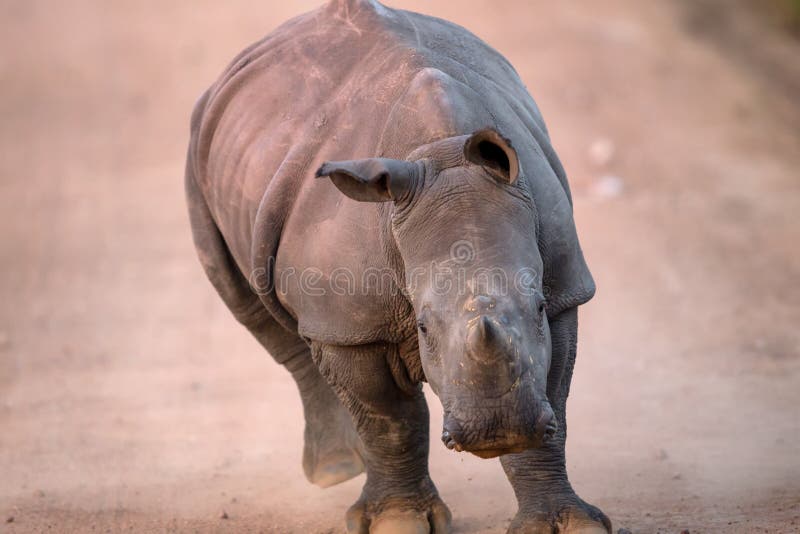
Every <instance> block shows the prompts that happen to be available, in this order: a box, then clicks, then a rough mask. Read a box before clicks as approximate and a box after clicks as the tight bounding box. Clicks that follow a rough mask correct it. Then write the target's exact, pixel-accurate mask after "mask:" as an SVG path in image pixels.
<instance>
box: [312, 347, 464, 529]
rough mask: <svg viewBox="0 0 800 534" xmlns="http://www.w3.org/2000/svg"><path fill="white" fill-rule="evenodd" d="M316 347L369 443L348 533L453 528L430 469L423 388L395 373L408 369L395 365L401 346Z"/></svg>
mask: <svg viewBox="0 0 800 534" xmlns="http://www.w3.org/2000/svg"><path fill="white" fill-rule="evenodd" d="M312 350H313V353H314V360H315V361H316V362H317V365H318V366H319V369H320V371H321V373H322V375H323V376H325V378H326V379H327V380H328V382H329V383H330V385H331V386H332V387H333V389H334V391H336V393H337V395H338V396H339V398H340V399H341V401H342V403H343V404H344V406H345V407H346V408H347V409H348V411H349V412H350V414H351V416H352V417H353V422H354V423H355V427H356V430H357V431H358V434H359V436H360V437H361V442H362V444H363V447H364V463H365V464H366V470H367V480H366V483H365V484H364V488H363V490H362V492H361V497H360V498H359V499H358V501H357V502H356V503H355V504H354V505H353V506H351V507H350V509H349V510H348V512H347V531H348V532H349V533H358V534H366V533H370V532H371V533H373V534H374V533H381V532H382V533H390V532H391V533H396V532H397V533H427V532H433V533H436V534H439V533H444V532H449V531H450V517H451V516H450V511H449V510H448V509H447V506H445V504H444V503H443V502H442V500H441V499H440V498H439V494H438V492H437V491H436V486H434V484H433V481H431V478H430V475H429V474H428V443H429V441H428V406H427V404H426V403H425V398H424V396H423V393H422V389H421V388H419V387H414V388H409V387H408V386H406V387H405V388H401V387H400V386H398V382H397V381H396V380H395V376H396V374H397V373H398V372H400V373H402V372H404V370H403V369H400V370H398V368H397V367H398V366H397V362H399V361H400V359H399V357H398V347H397V346H396V345H391V344H383V343H375V344H370V345H359V346H347V347H344V346H334V345H322V344H319V345H318V344H312ZM390 362H394V365H392V364H390ZM393 368H394V373H393V372H392V369H393Z"/></svg>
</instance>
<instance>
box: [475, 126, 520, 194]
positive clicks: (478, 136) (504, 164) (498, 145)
mask: <svg viewBox="0 0 800 534" xmlns="http://www.w3.org/2000/svg"><path fill="white" fill-rule="evenodd" d="M464 157H465V158H466V159H467V161H470V162H472V163H474V164H475V165H481V166H483V167H484V168H485V169H486V170H487V171H488V172H489V174H491V175H492V176H494V177H495V178H496V179H497V180H500V181H503V182H506V183H508V184H513V183H514V182H516V181H517V178H518V177H519V158H518V157H517V151H516V150H514V148H513V147H512V146H511V142H510V141H509V140H508V139H506V138H505V137H503V136H502V135H500V134H499V133H498V132H497V131H496V130H494V129H492V128H485V129H483V130H478V131H477V132H475V133H473V134H472V135H471V136H470V137H469V138H468V139H467V142H466V143H464Z"/></svg>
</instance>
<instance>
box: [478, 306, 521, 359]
mask: <svg viewBox="0 0 800 534" xmlns="http://www.w3.org/2000/svg"><path fill="white" fill-rule="evenodd" d="M511 349H512V347H511V343H510V339H509V336H508V334H507V333H506V332H504V331H503V329H502V328H501V326H500V325H499V324H497V322H496V321H495V320H494V319H492V318H491V317H489V316H488V315H481V316H479V317H478V318H477V319H476V320H475V321H474V323H473V324H471V325H470V326H469V330H468V332H467V352H468V353H469V355H470V356H471V357H472V358H473V359H474V360H476V361H478V362H481V363H493V362H496V361H497V360H499V359H501V358H505V357H508V356H509V355H510V354H511Z"/></svg>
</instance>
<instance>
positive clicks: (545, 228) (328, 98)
mask: <svg viewBox="0 0 800 534" xmlns="http://www.w3.org/2000/svg"><path fill="white" fill-rule="evenodd" d="M201 111H202V120H201V121H199V125H198V127H197V128H196V131H195V132H194V135H195V136H196V143H195V149H194V153H193V154H192V157H193V158H194V164H195V168H196V176H197V180H198V182H199V185H200V188H201V190H202V191H203V194H204V197H205V199H206V202H207V204H208V206H209V209H210V211H211V213H212V215H213V217H214V219H215V222H216V223H217V225H218V227H219V228H220V230H221V232H222V234H223V236H224V238H225V241H226V243H227V245H228V247H229V249H230V251H231V254H232V256H233V257H234V259H235V261H236V263H237V265H238V266H239V268H240V269H241V270H242V272H243V274H245V276H249V274H250V273H252V272H254V270H257V269H259V268H264V267H265V265H264V263H265V260H266V259H268V258H275V257H277V263H276V264H275V265H273V266H267V267H266V268H267V269H268V270H270V269H273V270H274V272H271V273H270V274H271V277H272V279H271V281H272V282H273V283H274V282H275V281H276V280H280V275H281V273H285V272H286V270H287V269H289V268H291V269H294V270H295V271H296V272H300V271H302V270H303V269H305V268H308V267H313V268H317V269H319V270H321V271H322V272H323V273H325V274H326V275H330V272H331V270H332V269H335V268H336V267H340V266H346V267H347V268H348V269H350V271H351V273H352V274H353V278H354V279H355V280H359V279H360V276H361V275H362V274H363V272H364V270H366V269H371V268H378V269H388V268H390V267H391V266H390V265H387V264H386V261H385V259H386V258H385V253H384V252H385V251H384V250H383V248H382V243H381V235H380V232H381V229H382V228H385V218H386V213H387V210H386V207H385V206H382V205H377V204H365V203H357V202H355V201H353V200H350V199H348V198H346V197H344V196H343V195H341V194H340V193H339V192H338V191H337V190H336V189H335V188H334V187H333V186H332V184H330V183H329V182H328V181H315V180H314V178H313V173H314V170H315V169H316V167H317V166H318V165H319V164H320V163H321V162H322V161H325V160H341V159H353V158H362V157H372V156H381V157H394V158H403V157H405V156H406V155H408V154H409V153H410V152H411V151H413V150H414V149H415V148H416V147H418V146H420V145H422V144H426V143H429V142H431V141H435V140H438V139H441V138H445V137H451V136H455V135H462V134H465V133H470V132H472V131H474V130H476V129H478V128H481V127H485V126H494V127H496V128H497V129H498V130H500V131H501V132H503V134H504V135H506V136H507V137H508V138H510V139H511V141H512V143H513V144H514V146H515V147H516V148H517V150H518V152H519V153H520V155H521V156H522V165H523V169H525V171H526V175H529V176H536V180H535V181H534V182H532V183H531V188H532V190H533V194H534V199H535V200H536V204H537V206H547V209H546V210H542V209H540V210H539V211H540V232H541V233H540V236H539V239H540V241H542V240H544V241H545V243H544V244H543V245H544V246H543V247H542V244H541V243H540V248H543V253H545V252H547V251H552V254H551V255H552V256H553V257H554V258H555V257H558V258H561V259H562V260H563V258H564V257H565V255H566V256H570V257H573V256H574V255H575V254H574V252H575V251H574V250H573V249H574V248H575V247H577V237H576V236H575V232H574V225H573V223H572V214H571V202H570V199H569V192H568V189H567V188H566V182H565V180H564V178H563V173H561V175H559V174H558V173H557V172H555V171H554V169H556V170H557V169H559V168H560V164H558V162H557V159H554V158H555V155H554V153H552V149H551V148H550V145H549V139H547V134H546V131H545V129H544V123H543V121H542V119H541V115H540V113H539V110H538V109H537V108H536V105H535V104H534V103H533V100H532V99H531V98H530V96H529V95H528V93H527V91H526V89H525V87H524V85H523V84H522V82H521V81H520V79H519V77H518V76H517V74H516V72H515V71H514V69H513V68H512V67H511V65H510V64H509V63H508V62H507V61H506V60H505V59H504V58H503V57H502V56H501V55H500V54H498V53H497V52H496V51H494V50H493V49H491V48H490V47H488V46H487V45H486V44H485V43H483V42H482V41H480V40H479V39H478V38H477V37H475V36H474V35H472V34H471V33H469V32H468V31H467V30H465V29H463V28H461V27H459V26H457V25H454V24H452V23H449V22H446V21H443V20H440V19H436V18H433V17H427V16H424V15H419V14H415V13H409V12H404V11H400V10H391V9H388V8H385V7H383V6H382V5H380V4H378V3H377V2H373V1H367V0H360V1H357V0H350V1H334V2H331V3H329V4H327V5H326V6H323V7H322V8H320V9H318V10H316V11H313V12H311V13H308V14H306V15H302V16H300V17H298V18H296V19H293V20H291V21H289V22H287V23H286V24H284V25H283V26H281V27H280V28H278V29H277V30H275V31H274V32H273V33H271V34H270V35H268V36H267V37H265V38H264V39H263V40H261V41H259V42H258V43H256V44H254V45H253V46H251V47H250V48H248V49H247V50H245V51H244V52H242V53H241V54H240V55H239V56H238V57H237V58H236V59H235V60H234V61H233V62H232V63H231V65H230V66H229V68H228V69H227V70H226V72H225V73H224V74H223V75H222V77H221V78H220V79H219V80H218V81H217V83H216V84H214V86H212V87H211V88H210V90H209V92H208V97H207V99H205V102H204V104H203V109H202V110H201ZM554 244H555V245H554ZM578 252H579V248H578ZM582 261H583V258H582V256H580V258H579V261H578V262H577V263H576V262H575V261H573V262H572V263H573V264H575V265H577V267H576V266H575V265H572V266H571V267H569V268H570V269H572V270H574V271H576V272H578V274H579V275H580V276H578V278H580V277H581V276H583V275H582V272H583V271H584V270H585V271H586V274H587V275H588V270H586V269H585V264H583V263H582ZM547 263H548V262H547V258H545V264H547ZM551 263H552V262H551ZM562 263H564V262H563V261H562ZM571 278H575V277H574V276H571ZM585 278H586V277H585V276H583V279H584V282H585ZM590 280H591V278H590V276H589V281H590ZM584 285H585V284H584ZM279 289H280V288H279ZM592 290H593V286H592ZM272 297H273V298H272V300H269V299H268V298H264V296H262V300H265V302H267V303H268V304H270V303H271V304H272V306H273V308H274V307H276V306H279V307H282V308H285V310H286V311H288V313H287V315H288V316H290V317H291V320H293V321H297V323H298V324H295V325H293V326H294V327H296V328H299V330H300V331H301V333H304V335H308V336H309V337H316V338H324V339H330V340H332V341H338V342H352V341H358V342H366V341H372V340H375V339H387V338H388V339H392V338H396V337H398V336H402V335H403V332H402V330H405V329H407V324H406V325H405V326H404V321H405V323H408V321H407V320H406V319H408V318H407V317H404V315H407V314H408V313H409V311H410V310H409V308H408V306H407V303H404V302H398V299H397V298H395V297H392V296H390V295H386V294H381V295H377V294H373V293H370V292H365V291H356V292H355V294H345V295H337V294H332V293H330V292H329V293H328V295H326V296H325V297H324V298H314V299H311V298H308V297H309V295H307V294H304V293H303V291H300V290H299V288H297V287H295V286H292V285H289V286H287V287H284V288H283V291H278V292H277V294H275V293H273V295H272ZM278 300H279V301H280V302H279V303H278V302H277V301H278ZM268 307H269V306H268ZM272 311H275V310H272ZM411 324H413V322H412V323H411Z"/></svg>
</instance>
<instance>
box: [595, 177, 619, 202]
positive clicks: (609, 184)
mask: <svg viewBox="0 0 800 534" xmlns="http://www.w3.org/2000/svg"><path fill="white" fill-rule="evenodd" d="M624 191H625V182H623V180H622V178H620V177H619V176H615V175H613V174H607V175H605V176H601V177H600V178H598V179H597V180H596V181H595V183H594V184H593V185H592V193H593V194H594V196H596V197H599V198H604V199H606V198H616V197H618V196H620V195H621V194H622V193H623V192H624Z"/></svg>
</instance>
